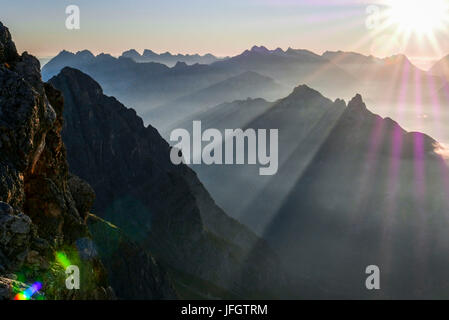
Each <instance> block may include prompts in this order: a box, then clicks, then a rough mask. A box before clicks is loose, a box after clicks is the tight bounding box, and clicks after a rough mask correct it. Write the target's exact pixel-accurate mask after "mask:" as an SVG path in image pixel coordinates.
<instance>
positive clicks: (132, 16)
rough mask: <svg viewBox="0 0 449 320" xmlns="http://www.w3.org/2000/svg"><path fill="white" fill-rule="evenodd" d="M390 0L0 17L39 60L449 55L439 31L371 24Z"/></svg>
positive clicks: (250, 1) (96, 6) (100, 7)
mask: <svg viewBox="0 0 449 320" xmlns="http://www.w3.org/2000/svg"><path fill="white" fill-rule="evenodd" d="M391 1H395V0H187V1H186V0H163V1H162V0H114V1H106V0H95V1H92V0H90V1H87V0H71V1H66V0H39V1H31V0H0V8H1V10H0V21H2V22H3V23H4V24H5V25H6V26H8V27H9V29H10V31H11V33H12V34H13V37H14V40H15V42H16V45H17V47H18V50H19V51H28V52H30V53H32V54H33V55H36V56H38V57H50V56H54V55H56V54H57V53H58V52H60V51H61V50H63V49H65V50H68V51H72V52H76V51H78V50H83V49H89V50H91V51H92V52H93V53H95V54H98V53H101V52H105V53H110V54H112V55H116V56H117V55H120V54H121V53H122V52H123V51H125V50H128V49H131V48H134V49H136V50H138V51H139V52H142V51H143V50H144V49H151V50H153V51H155V52H166V51H170V52H172V53H200V54H205V53H212V54H215V55H218V56H231V55H236V54H239V53H241V52H243V51H244V50H246V49H248V48H250V47H252V46H253V45H264V46H266V47H268V48H270V49H275V48H277V47H281V48H283V49H287V48H289V47H292V48H297V49H308V50H311V51H314V52H316V53H319V54H320V53H323V52H324V51H326V50H343V51H356V52H360V53H363V54H367V55H369V54H372V55H375V56H379V57H384V56H389V55H393V54H397V53H404V54H406V55H407V56H408V57H409V58H410V59H411V60H412V61H413V62H415V63H416V64H417V65H419V66H421V67H423V68H426V67H428V66H429V65H430V64H431V63H432V62H433V61H435V60H437V59H439V58H441V57H443V56H445V55H446V54H448V53H449V37H447V33H446V32H445V31H444V30H442V31H439V30H432V37H427V36H422V35H418V34H414V33H413V34H412V35H411V36H409V37H407V39H406V40H404V38H405V37H404V35H401V34H399V35H398V32H397V30H396V29H397V28H396V29H395V27H394V26H393V27H389V28H379V27H378V23H377V24H376V23H374V24H373V23H372V21H373V20H372V18H373V13H372V12H373V11H370V10H372V6H373V5H375V6H376V8H378V9H379V10H380V12H383V10H385V8H386V6H385V2H391ZM396 1H402V0H396ZM407 1H410V0H407ZM432 1H434V0H426V3H429V2H432ZM437 1H441V0H437ZM443 1H448V2H449V0H443ZM72 4H75V5H77V6H78V7H79V8H80V29H79V30H68V29H67V28H66V26H65V20H66V18H67V15H66V13H65V10H66V7H67V6H68V5H72ZM443 29H444V28H443ZM446 29H447V28H446Z"/></svg>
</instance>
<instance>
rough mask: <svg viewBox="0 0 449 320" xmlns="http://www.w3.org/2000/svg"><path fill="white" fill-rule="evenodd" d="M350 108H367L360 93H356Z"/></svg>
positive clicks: (349, 104)
mask: <svg viewBox="0 0 449 320" xmlns="http://www.w3.org/2000/svg"><path fill="white" fill-rule="evenodd" d="M348 108H349V109H351V110H366V105H365V102H363V98H362V96H361V95H360V94H358V93H357V94H356V95H355V97H354V98H352V99H351V101H349V103H348Z"/></svg>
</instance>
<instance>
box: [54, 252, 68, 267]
mask: <svg viewBox="0 0 449 320" xmlns="http://www.w3.org/2000/svg"><path fill="white" fill-rule="evenodd" d="M56 261H57V262H58V263H59V264H60V265H62V266H63V267H64V268H65V269H67V267H68V266H70V265H71V263H70V260H69V259H68V258H67V256H66V254H65V253H64V252H62V251H60V252H57V253H56Z"/></svg>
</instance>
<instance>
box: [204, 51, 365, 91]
mask: <svg viewBox="0 0 449 320" xmlns="http://www.w3.org/2000/svg"><path fill="white" fill-rule="evenodd" d="M212 65H213V66H216V67H221V68H226V69H228V70H241V71H242V70H245V71H254V72H257V73H260V74H262V75H265V76H269V77H271V78H273V79H275V80H276V81H278V82H280V83H281V84H283V85H286V86H288V87H290V88H293V87H294V86H296V85H297V84H298V83H307V84H308V85H311V86H314V87H317V88H318V89H321V90H325V91H326V92H328V93H329V94H331V95H335V94H337V93H338V94H340V95H341V93H342V92H346V91H347V88H349V87H352V86H353V85H354V84H355V83H356V78H355V77H353V76H352V75H350V74H348V73H347V72H346V71H344V70H343V69H341V68H340V67H338V66H336V65H334V64H332V63H331V62H329V61H328V60H327V59H325V58H323V57H321V56H319V55H317V54H315V53H313V52H311V51H308V50H297V49H291V48H289V49H288V50H286V51H283V50H282V49H280V48H278V49H275V50H269V49H267V48H266V47H264V46H260V47H258V46H254V47H253V48H251V49H250V50H246V51H244V52H243V53H242V54H240V55H238V56H235V57H232V58H230V59H227V60H224V61H218V62H215V63H214V64H212ZM347 93H348V94H349V91H348V92H347Z"/></svg>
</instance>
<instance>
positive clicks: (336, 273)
mask: <svg viewBox="0 0 449 320" xmlns="http://www.w3.org/2000/svg"><path fill="white" fill-rule="evenodd" d="M240 104H241V110H244V108H243V102H240ZM261 106H263V103H261ZM222 108H224V106H222ZM265 108H266V109H265V110H264V112H263V113H262V114H260V115H259V116H258V117H257V118H256V119H255V120H253V121H251V122H250V123H247V124H246V125H244V126H242V127H243V128H254V129H271V128H273V129H279V150H282V152H281V151H280V152H279V171H278V173H277V174H276V175H275V176H272V177H271V176H259V172H258V166H251V165H234V166H232V165H227V166H214V165H212V166H205V165H204V166H203V165H201V166H193V169H194V170H195V171H197V173H198V175H199V177H200V178H201V180H202V181H204V183H205V185H206V187H207V188H208V190H209V191H210V192H211V194H212V195H213V196H214V198H215V199H216V200H217V203H218V204H219V205H220V206H222V207H223V208H224V209H225V210H226V211H227V212H228V213H230V214H231V215H232V216H233V217H236V218H238V219H239V220H240V221H242V222H244V223H245V224H246V225H248V226H250V227H251V228H253V229H254V230H256V231H257V233H259V234H261V235H263V238H265V239H267V240H268V242H269V243H271V244H272V245H273V246H274V247H275V248H276V250H277V251H278V252H279V254H280V256H281V259H282V261H283V263H284V265H285V266H287V268H288V270H289V271H288V276H287V279H289V283H290V285H291V290H292V291H296V293H297V296H299V297H306V298H379V297H380V298H447V297H448V295H447V293H448V292H449V291H448V289H449V287H448V283H449V281H448V280H449V275H448V274H447V272H446V270H447V266H449V257H447V256H442V255H441V252H445V251H446V250H447V249H448V244H449V234H448V233H447V232H446V230H447V228H448V222H449V219H448V218H449V216H448V212H449V211H448V209H449V200H448V199H449V198H448V195H449V189H448V188H449V170H448V167H447V165H446V163H445V162H444V159H443V155H444V156H447V152H445V151H444V149H443V148H442V147H441V146H440V145H439V144H438V143H437V142H436V141H435V140H433V139H431V138H430V137H428V136H426V135H425V134H422V133H416V132H413V133H409V132H406V131H405V130H403V129H402V128H401V127H400V126H399V125H398V124H397V123H396V122H394V121H393V120H391V119H389V118H385V119H383V118H381V117H380V116H377V115H375V114H373V113H371V112H370V111H369V110H368V109H367V108H366V106H365V104H364V103H363V101H362V98H361V96H360V95H357V96H356V97H354V98H353V99H352V100H351V102H350V103H349V104H348V106H347V107H346V105H345V103H344V102H343V101H341V100H337V101H335V102H332V101H330V100H329V99H326V98H325V97H323V96H322V95H321V94H320V93H318V92H317V91H315V90H312V89H310V88H308V87H307V86H300V87H297V88H296V89H295V90H294V91H293V93H292V94H291V95H289V96H288V97H286V98H285V99H281V100H279V101H278V102H276V103H275V104H273V105H271V106H268V107H265ZM253 110H254V109H253ZM210 111H212V110H210ZM240 112H242V111H240ZM233 113H235V114H233V117H234V118H238V117H239V111H236V110H235V109H233ZM207 119H214V120H215V121H217V119H219V117H218V116H217V117H215V116H214V114H209V115H208V116H207V117H206V123H207ZM223 121H224V124H223V125H224V126H226V127H227V128H234V127H236V126H233V125H232V122H230V123H228V122H227V121H226V118H224V120H223ZM186 125H187V124H186ZM204 126H205V127H207V126H208V125H204ZM237 126H241V123H238V124H237ZM217 181H219V183H217ZM241 190H245V192H244V193H242V192H241ZM372 264H375V265H377V266H379V267H380V270H381V279H382V280H381V288H382V290H380V291H376V292H374V291H369V290H367V289H366V288H365V279H366V277H367V275H366V274H365V269H366V267H367V266H369V265H372ZM324 270H325V271H324Z"/></svg>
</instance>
